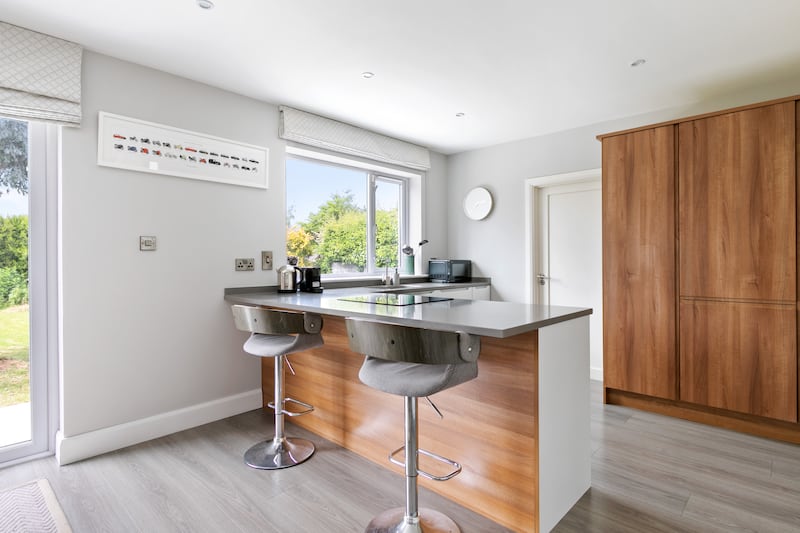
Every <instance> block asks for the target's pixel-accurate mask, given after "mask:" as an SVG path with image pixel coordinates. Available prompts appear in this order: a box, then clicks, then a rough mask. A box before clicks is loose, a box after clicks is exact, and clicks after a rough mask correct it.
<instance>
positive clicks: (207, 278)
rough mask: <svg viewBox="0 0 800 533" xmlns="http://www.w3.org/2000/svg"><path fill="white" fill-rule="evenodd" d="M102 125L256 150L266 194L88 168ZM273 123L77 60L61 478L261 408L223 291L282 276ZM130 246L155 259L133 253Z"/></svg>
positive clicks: (280, 175)
mask: <svg viewBox="0 0 800 533" xmlns="http://www.w3.org/2000/svg"><path fill="white" fill-rule="evenodd" d="M101 110H102V111H107V112H111V113H116V114H120V115H125V116H130V117H135V118H138V119H143V120H148V121H152V122H157V123H162V124H167V125H170V126H174V127H178V128H183V129H187V130H192V131H197V132H202V133H208V134H211V135H214V136H219V137H224V138H229V139H233V140H237V141H241V142H245V143H250V144H255V145H260V146H265V147H267V148H268V149H269V159H270V164H269V189H268V190H266V191H264V190H258V189H252V188H245V187H236V186H232V185H223V184H217V183H211V182H203V181H195V180H188V179H181V178H175V177H169V176H161V175H151V174H144V173H139V172H132V171H126V170H118V169H112V168H107V167H100V166H98V165H97V114H98V112H99V111H101ZM277 121H278V109H277V107H276V106H274V105H271V104H266V103H263V102H259V101H256V100H252V99H250V98H246V97H243V96H239V95H236V94H233V93H229V92H226V91H222V90H219V89H215V88H212V87H209V86H206V85H202V84H199V83H195V82H192V81H190V80H187V79H183V78H179V77H176V76H172V75H169V74H166V73H163V72H159V71H155V70H152V69H148V68H144V67H141V66H138V65H134V64H131V63H127V62H124V61H120V60H117V59H113V58H110V57H107V56H103V55H99V54H95V53H91V52H86V53H85V55H84V63H83V125H82V126H81V127H80V128H64V129H63V132H62V139H61V140H62V146H61V157H62V159H61V202H62V203H61V223H62V235H61V261H62V264H61V271H62V275H61V289H62V343H63V346H62V353H61V369H62V385H61V394H62V420H61V431H60V435H59V449H60V452H61V455H62V462H69V461H72V460H77V459H80V458H82V457H85V456H87V455H91V454H94V453H100V452H103V451H107V450H110V449H115V448H118V447H121V446H125V445H128V444H132V443H134V442H137V441H138V440H144V439H146V438H152V437H154V436H158V435H159V434H165V433H170V432H172V431H177V430H179V429H182V427H181V426H184V427H186V426H191V425H196V424H198V423H203V422H205V421H208V420H212V419H214V418H218V417H221V416H227V415H229V414H233V413H235V412H241V411H244V410H247V409H252V408H255V407H257V406H258V405H260V397H259V392H258V390H259V388H260V372H259V368H260V367H259V361H258V360H257V359H256V358H253V357H250V356H247V355H246V354H244V352H242V349H241V346H242V343H243V341H244V339H245V338H246V334H244V333H241V332H238V331H236V330H234V328H233V325H232V320H231V315H230V310H229V306H228V305H226V304H225V302H224V301H223V289H224V288H225V287H235V286H259V285H274V284H275V283H276V276H275V272H274V271H272V272H263V271H261V270H260V269H257V270H256V271H254V272H234V270H233V262H234V258H235V257H255V258H256V261H257V264H258V258H259V257H260V251H261V250H272V251H273V252H274V254H275V259H276V264H277V265H280V264H281V263H282V257H283V253H284V252H283V250H284V246H285V234H284V224H285V207H284V202H285V191H284V146H285V144H284V141H282V140H281V139H279V138H278V137H277V131H278V123H277ZM433 162H434V168H433V169H432V170H431V172H430V173H429V175H428V177H427V179H426V188H428V189H429V190H428V193H427V194H428V200H429V204H428V205H429V206H434V209H433V212H432V213H431V214H430V216H427V218H428V219H430V221H432V222H434V223H437V224H436V225H437V227H438V229H437V230H436V231H435V232H433V233H432V236H433V239H432V241H438V243H439V244H438V245H439V246H441V247H442V248H444V251H445V252H446V246H447V244H446V227H445V224H443V223H440V218H442V215H441V213H440V211H441V210H439V209H436V208H435V207H436V206H440V205H442V204H443V203H444V201H445V200H444V188H445V186H446V183H445V181H446V177H445V171H446V160H445V158H444V157H443V156H441V155H439V154H433ZM139 235H155V236H157V239H158V250H157V251H155V252H140V251H139V248H138V237H139ZM429 238H430V237H429Z"/></svg>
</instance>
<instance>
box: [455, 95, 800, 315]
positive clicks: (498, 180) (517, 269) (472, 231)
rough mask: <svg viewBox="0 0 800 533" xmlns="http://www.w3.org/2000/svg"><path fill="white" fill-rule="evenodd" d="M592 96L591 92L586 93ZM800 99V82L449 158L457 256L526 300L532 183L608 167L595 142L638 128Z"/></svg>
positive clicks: (496, 291)
mask: <svg viewBox="0 0 800 533" xmlns="http://www.w3.org/2000/svg"><path fill="white" fill-rule="evenodd" d="M587 90H591V88H590V87H587ZM798 93H800V79H796V80H790V81H787V82H785V83H781V84H772V85H770V86H767V87H756V88H752V89H749V90H746V91H741V92H738V93H735V94H730V95H724V96H717V97H715V98H714V99H713V100H707V101H703V102H699V103H697V104H695V105H692V106H688V107H685V108H682V109H672V110H666V111H663V112H659V113H651V114H648V115H642V116H636V117H628V118H623V119H620V120H614V121H609V122H604V123H601V124H593V125H591V126H586V127H582V128H577V129H573V130H568V131H563V132H559V133H554V134H552V135H546V136H541V137H533V138H529V139H524V140H521V141H516V142H511V143H506V144H501V145H497V146H491V147H488V148H483V149H479V150H472V151H469V152H463V153H460V154H455V155H452V156H450V157H449V158H448V159H449V161H448V174H447V175H448V179H447V193H448V199H449V200H448V243H449V250H448V252H449V255H450V257H459V258H467V259H472V260H473V269H474V272H473V275H476V276H488V277H491V278H492V298H494V299H497V300H507V301H518V302H523V301H526V294H525V280H524V277H523V276H524V270H525V268H524V261H525V242H524V240H525V226H524V224H525V201H526V197H525V194H524V183H525V180H526V179H528V178H535V177H538V176H549V175H553V174H562V173H568V172H575V171H579V170H585V169H591V168H599V167H600V166H601V146H600V142H599V141H597V139H596V136H597V135H599V134H602V133H609V132H613V131H618V130H622V129H627V128H632V127H636V126H644V125H647V124H653V123H656V122H660V121H665V120H671V119H675V118H680V117H685V116H690V115H694V114H699V113H704V112H710V111H715V110H720V109H727V108H729V107H734V106H738V105H745V104H750V103H754V102H759V101H763V100H769V99H773V98H781V97H785V96H791V95H794V94H798ZM478 185H482V186H485V187H487V188H488V189H489V190H490V191H491V192H492V195H493V196H494V201H495V204H494V209H493V210H492V212H491V214H490V215H489V216H488V217H487V218H486V219H484V220H482V221H473V220H469V219H468V218H467V217H466V216H464V214H463V212H462V209H461V202H462V201H463V198H464V195H465V194H466V193H467V191H468V190H469V189H471V188H472V187H475V186H478Z"/></svg>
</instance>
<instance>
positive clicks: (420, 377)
mask: <svg viewBox="0 0 800 533" xmlns="http://www.w3.org/2000/svg"><path fill="white" fill-rule="evenodd" d="M476 377H478V363H477V362H472V363H462V364H450V365H428V364H424V363H404V362H400V361H387V360H385V359H378V358H377V357H372V356H367V357H366V358H365V359H364V363H363V364H362V365H361V370H359V372H358V379H360V380H361V382H362V383H364V384H365V385H368V386H370V387H372V388H373V389H378V390H379V391H383V392H386V393H388V394H396V395H397V396H413V397H417V398H419V397H422V396H431V395H433V394H436V393H437V392H441V391H443V390H445V389H449V388H451V387H455V386H456V385H460V384H462V383H464V382H466V381H469V380H471V379H475V378H476Z"/></svg>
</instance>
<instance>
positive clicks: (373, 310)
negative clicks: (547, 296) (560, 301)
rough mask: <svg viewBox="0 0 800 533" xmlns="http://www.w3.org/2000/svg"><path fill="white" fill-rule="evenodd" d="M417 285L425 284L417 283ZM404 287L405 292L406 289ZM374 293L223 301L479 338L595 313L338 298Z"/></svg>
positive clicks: (257, 294)
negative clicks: (367, 320) (353, 300)
mask: <svg viewBox="0 0 800 533" xmlns="http://www.w3.org/2000/svg"><path fill="white" fill-rule="evenodd" d="M414 285H415V286H417V285H422V284H416V283H415V284H414ZM425 285H426V287H424V288H425V289H427V290H430V289H432V288H436V289H444V288H457V287H458V286H464V287H466V286H475V285H478V284H477V283H471V284H463V285H462V284H441V283H431V284H425ZM386 288H391V287H386ZM400 289H401V290H402V287H401V288H400ZM410 289H411V290H409V291H407V292H409V293H413V290H414V289H415V287H411V288H410ZM377 290H381V289H377ZM420 290H421V288H420ZM374 292H376V289H374V288H373V289H370V288H367V287H350V288H342V289H325V291H324V292H322V293H319V294H314V293H304V292H298V293H294V294H281V293H278V292H276V290H275V288H274V287H261V288H258V287H250V288H238V289H225V300H226V301H227V302H230V303H232V304H244V305H261V306H268V307H280V308H283V309H291V310H294V311H310V312H314V313H319V314H322V315H334V316H342V317H360V318H372V319H376V320H381V321H385V322H392V323H395V324H402V325H406V326H412V327H419V328H426V329H437V330H444V331H464V332H466V333H473V334H475V335H485V336H489V337H500V338H504V337H513V336H514V335H519V334H520V333H525V332H528V331H533V330H535V329H539V328H543V327H546V326H550V325H552V324H557V323H559V322H564V321H567V320H572V319H574V318H578V317H582V316H587V315H590V314H591V313H592V310H591V309H587V308H578V307H560V306H547V305H531V304H521V303H514V302H496V301H487V300H459V299H453V300H448V301H442V302H430V303H424V304H419V305H408V306H401V307H396V306H388V305H380V304H370V303H362V302H351V301H342V300H339V298H341V297H343V296H352V295H358V294H369V293H374ZM403 292H406V291H403Z"/></svg>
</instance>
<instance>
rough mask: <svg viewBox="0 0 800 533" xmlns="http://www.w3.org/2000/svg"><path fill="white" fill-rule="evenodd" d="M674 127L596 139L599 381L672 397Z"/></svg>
mask: <svg viewBox="0 0 800 533" xmlns="http://www.w3.org/2000/svg"><path fill="white" fill-rule="evenodd" d="M674 143H675V141H674V128H673V127H672V126H665V127H661V128H654V129H650V130H646V131H638V132H634V133H630V134H627V135H619V136H615V137H608V138H605V139H603V316H604V322H603V357H604V363H603V368H604V375H603V377H604V381H605V386H606V387H611V388H614V389H621V390H626V391H630V392H636V393H640V394H647V395H650V396H658V397H661V398H671V399H675V398H676V397H677V393H676V388H677V383H676V380H677V377H676V360H677V355H676V331H675V328H676V324H675V322H676V298H675V295H676V281H675V253H676V252H675V163H674V157H675V155H674V146H675V144H674Z"/></svg>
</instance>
